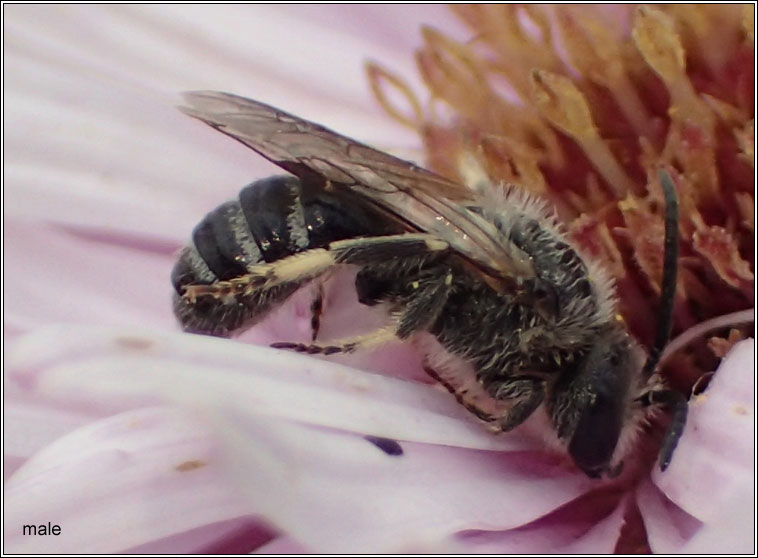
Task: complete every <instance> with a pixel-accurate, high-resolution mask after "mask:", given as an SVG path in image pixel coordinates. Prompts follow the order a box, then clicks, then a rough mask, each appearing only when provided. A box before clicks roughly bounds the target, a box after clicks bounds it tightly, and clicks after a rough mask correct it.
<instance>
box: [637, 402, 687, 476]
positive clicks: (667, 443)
mask: <svg viewBox="0 0 758 558" xmlns="http://www.w3.org/2000/svg"><path fill="white" fill-rule="evenodd" d="M638 401H640V402H641V403H642V404H643V405H644V406H645V407H647V406H650V405H661V406H663V407H667V408H668V409H669V410H670V411H671V422H670V423H669V427H668V429H667V430H666V435H665V437H664V438H663V444H662V446H661V453H660V456H659V458H658V465H659V466H660V468H661V471H665V470H666V469H667V468H668V466H669V464H670V463H671V459H672V457H673V456H674V450H675V449H676V446H677V444H678V443H679V438H681V436H682V433H683V432H684V426H685V425H686V424H687V412H688V410H689V409H688V406H687V398H686V397H684V395H683V394H682V393H681V392H679V391H676V390H673V389H659V390H655V389H654V390H651V391H648V392H646V393H644V394H642V395H641V396H640V397H639V398H638Z"/></svg>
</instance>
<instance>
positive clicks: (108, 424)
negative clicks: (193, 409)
mask: <svg viewBox="0 0 758 558" xmlns="http://www.w3.org/2000/svg"><path fill="white" fill-rule="evenodd" d="M249 513H250V508H249V507H248V505H247V504H246V503H245V502H244V501H241V500H240V499H239V498H238V497H237V496H236V495H235V493H234V492H233V491H231V490H230V489H229V485H228V484H227V483H226V482H225V480H224V474H223V471H222V469H220V468H219V454H218V450H217V449H216V447H215V443H214V442H213V440H212V438H211V437H210V436H209V432H208V430H207V428H205V427H204V426H203V424H202V422H200V421H198V420H197V419H195V418H193V416H192V415H191V414H188V413H187V412H184V411H179V410H177V409H171V408H168V407H156V408H147V409H140V410H137V411H131V412H127V413H123V414H121V415H117V416H114V417H112V418H110V419H106V420H102V421H99V422H96V423H93V424H91V425H89V426H86V427H83V428H81V429H79V430H76V431H74V432H72V433H71V434H68V435H66V436H64V437H63V438H61V439H59V440H58V441H56V442H55V443H53V444H51V445H49V446H48V447H46V448H45V449H44V450H42V451H40V452H39V453H38V454H37V455H35V456H34V457H33V458H32V459H30V460H29V461H28V462H27V463H26V464H25V465H24V466H23V467H22V468H21V469H19V470H18V471H17V472H16V473H15V474H14V475H13V476H12V477H11V479H10V480H9V481H8V483H7V484H6V486H5V525H4V528H5V542H6V544H7V545H8V546H7V548H8V549H9V550H10V551H11V552H14V553H28V552H57V553H59V552H64V553H66V552H81V551H82V550H85V549H86V551H87V552H95V553H107V552H119V551H124V550H126V549H127V548H129V547H132V546H137V545H140V544H144V543H146V542H149V541H151V540H154V539H160V538H163V537H167V536H169V535H172V534H174V533H181V532H184V531H187V530H188V529H192V528H196V527H199V526H202V525H205V524H208V523H212V522H215V521H221V520H226V519H231V518H235V517H240V516H243V515H248V514H249ZM48 521H49V522H51V523H52V524H57V525H59V526H60V527H61V534H60V535H58V536H54V537H51V536H47V537H44V536H37V537H34V536H24V535H22V526H23V525H26V524H35V525H39V524H41V523H47V522H48Z"/></svg>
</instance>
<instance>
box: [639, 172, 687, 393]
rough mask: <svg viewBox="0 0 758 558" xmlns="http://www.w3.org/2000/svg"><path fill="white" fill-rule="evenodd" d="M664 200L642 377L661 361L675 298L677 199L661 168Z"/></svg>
mask: <svg viewBox="0 0 758 558" xmlns="http://www.w3.org/2000/svg"><path fill="white" fill-rule="evenodd" d="M658 177H659V180H660V182H661V188H663V197H664V199H665V200H666V215H665V220H666V233H665V238H664V242H663V246H664V258H663V283H662V285H661V307H660V310H659V313H658V332H657V334H656V337H655V342H654V343H653V346H652V347H651V348H650V356H649V357H648V359H647V362H646V363H645V366H644V368H643V369H642V374H643V376H644V377H645V378H649V377H650V376H652V374H653V372H655V369H656V367H657V366H658V363H659V362H660V359H661V354H662V353H663V349H664V348H665V347H666V344H667V343H668V342H669V338H670V337H671V328H672V325H673V323H674V300H675V298H676V276H677V267H678V260H679V200H678V198H677V195H676V188H675V187H674V181H673V180H672V179H671V175H670V174H669V172H668V171H667V170H664V169H662V170H661V171H660V172H659V174H658Z"/></svg>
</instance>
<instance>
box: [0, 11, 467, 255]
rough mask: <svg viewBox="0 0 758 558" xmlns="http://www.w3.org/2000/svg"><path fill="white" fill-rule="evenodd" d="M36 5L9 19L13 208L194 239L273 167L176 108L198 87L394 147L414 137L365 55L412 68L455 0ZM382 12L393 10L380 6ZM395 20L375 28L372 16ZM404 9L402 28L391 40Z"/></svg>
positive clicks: (448, 21) (8, 164)
mask: <svg viewBox="0 0 758 558" xmlns="http://www.w3.org/2000/svg"><path fill="white" fill-rule="evenodd" d="M309 11H310V12H313V11H316V12H318V13H319V14H320V17H315V18H314V17H308V16H307V15H305V16H303V17H299V16H298V13H297V11H296V10H293V9H291V8H287V7H281V6H262V5H259V6H197V5H196V6H28V5H26V6H24V5H16V6H12V7H9V9H8V10H7V11H6V13H5V14H4V15H5V18H4V32H5V36H4V46H5V58H4V60H5V64H6V67H5V79H6V83H5V88H4V96H5V99H4V101H5V107H4V108H5V118H6V126H5V130H6V138H5V140H6V144H5V149H6V151H5V157H6V160H5V168H4V170H5V186H6V197H5V202H6V208H5V211H6V213H7V214H12V215H19V216H24V217H28V218H35V219H46V220H51V221H55V222H63V223H68V224H72V225H76V226H80V227H90V228H92V227H96V228H98V229H99V230H105V231H128V232H130V233H132V234H138V235H146V236H155V235H160V236H161V237H164V238H168V239H173V240H183V239H184V238H185V237H186V236H187V235H188V234H189V231H190V230H191V227H192V226H193V225H194V224H195V223H196V222H197V220H198V219H199V218H200V217H202V215H203V214H204V213H205V212H207V211H208V210H209V209H211V208H212V207H214V206H216V205H218V204H219V203H220V202H222V201H224V200H225V199H226V198H228V197H231V196H233V195H234V194H236V192H238V191H239V189H240V188H241V187H242V186H243V185H245V184H246V183H248V182H250V181H251V180H253V179H254V178H256V177H260V176H264V175H266V174H270V173H271V172H272V171H273V170H274V167H273V166H272V165H270V164H269V163H267V162H265V161H263V160H262V159H261V158H260V157H258V156H256V155H254V154H253V153H252V152H250V151H249V150H247V149H245V148H243V147H241V146H239V145H236V144H235V142H232V141H231V140H229V139H228V138H226V137H223V136H222V135H221V134H218V133H215V132H213V131H212V130H210V129H208V128H207V127H204V126H203V125H201V124H199V123H197V122H193V121H192V120H191V119H189V118H187V117H186V116H184V115H182V114H180V113H179V112H178V111H177V110H176V109H175V107H174V105H175V104H177V103H178V102H179V101H180V99H179V96H178V93H179V92H180V91H183V90H187V89H203V88H209V89H222V90H228V91H233V92H236V93H239V94H243V95H247V96H250V97H255V98H257V99H260V100H263V101H268V102H270V103H272V104H276V105H278V106H281V107H283V108H286V109H287V110H290V111H292V112H294V113H296V114H300V115H302V116H304V117H308V118H311V119H315V120H318V121H321V122H324V123H325V124H328V125H329V126H331V127H334V128H336V129H339V130H340V131H342V132H344V133H346V134H348V135H351V136H354V137H357V138H359V139H363V140H366V141H369V142H372V143H376V144H379V145H384V146H396V147H397V146H406V145H418V141H419V140H418V137H417V136H416V134H415V133H414V132H412V131H410V130H404V129H402V127H400V126H398V125H397V124H395V123H393V122H392V121H391V120H390V119H388V118H387V117H386V116H385V115H384V114H383V113H382V111H381V110H380V108H379V106H378V103H376V102H375V101H374V100H373V99H372V96H371V94H370V91H369V87H368V82H367V79H366V77H365V75H364V69H363V64H364V62H365V60H366V58H367V57H373V58H376V59H379V60H385V61H388V60H392V61H397V62H398V64H397V65H395V68H397V69H398V70H399V71H401V72H402V73H404V74H405V75H407V76H409V77H410V76H414V75H415V70H414V69H413V60H412V57H411V56H409V51H408V45H409V43H415V44H419V42H420V40H421V38H420V34H419V33H418V31H417V30H418V28H419V26H420V23H421V22H422V21H432V20H436V21H437V23H438V25H441V26H443V27H445V26H448V27H457V28H458V29H460V28H461V25H460V24H459V23H454V21H453V17H452V15H451V14H450V13H449V11H448V10H447V8H445V7H441V6H439V7H434V6H424V7H423V9H421V8H419V7H413V6H386V7H383V8H382V9H377V8H372V7H368V6H367V7H365V8H364V9H363V10H362V9H361V8H360V7H357V6H356V7H352V8H350V9H349V10H348V11H345V8H344V7H342V6H331V7H312V8H310V10H309ZM379 13H383V16H382V17H381V18H380V17H379V15H378V14H379ZM377 19H381V20H382V21H383V23H382V24H381V25H380V26H379V27H377V28H376V33H373V32H372V29H374V27H373V25H372V21H373V20H377ZM392 20H401V21H402V24H400V25H398V26H397V27H396V28H395V30H394V31H393V32H392V33H393V34H395V35H397V34H398V30H400V29H402V30H403V34H405V33H407V35H405V37H404V39H403V40H394V41H393V42H389V43H387V42H384V41H385V40H386V37H387V34H388V29H390V28H391V25H390V22H391V21H392Z"/></svg>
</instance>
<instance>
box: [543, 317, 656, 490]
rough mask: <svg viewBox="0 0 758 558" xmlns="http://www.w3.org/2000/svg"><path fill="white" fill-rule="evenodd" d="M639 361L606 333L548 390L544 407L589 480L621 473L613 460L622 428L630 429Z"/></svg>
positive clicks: (620, 338) (612, 332) (622, 338)
mask: <svg viewBox="0 0 758 558" xmlns="http://www.w3.org/2000/svg"><path fill="white" fill-rule="evenodd" d="M643 358H644V356H643V354H642V351H641V350H640V348H639V347H638V346H637V345H636V344H635V343H633V342H632V341H631V339H630V338H629V336H628V335H627V334H626V333H625V332H624V331H623V330H621V329H620V328H615V327H614V328H610V329H609V330H608V331H606V332H603V333H601V334H600V335H599V337H598V339H597V341H596V343H595V344H594V346H593V347H592V348H591V350H590V351H589V352H588V353H587V355H586V356H585V358H584V359H582V360H581V361H580V362H579V363H578V364H577V367H576V369H575V370H574V371H573V373H571V374H566V375H565V376H564V378H563V379H562V381H560V382H559V383H558V384H557V385H556V386H555V389H554V390H553V393H552V398H551V401H550V408H551V416H552V420H553V423H554V425H555V427H556V430H557V432H558V436H559V438H560V439H561V440H563V441H565V442H566V443H567V445H568V451H569V454H570V455H571V457H572V459H573V460H574V462H575V463H576V465H577V466H578V467H579V468H580V469H581V470H582V471H584V472H585V473H586V474H587V475H588V476H590V477H593V478H596V477H600V476H603V475H609V476H615V475H617V474H618V473H619V472H620V471H621V463H620V462H618V463H613V458H614V456H615V455H616V453H617V452H616V450H617V446H618V445H619V440H620V439H621V438H622V437H623V433H624V430H625V428H628V427H630V426H632V424H631V423H632V422H633V420H632V418H633V413H634V399H635V397H636V396H637V395H638V393H639V385H638V384H639V382H640V381H641V374H640V371H641V369H642V364H643Z"/></svg>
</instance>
